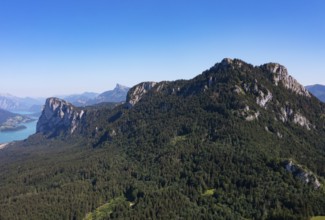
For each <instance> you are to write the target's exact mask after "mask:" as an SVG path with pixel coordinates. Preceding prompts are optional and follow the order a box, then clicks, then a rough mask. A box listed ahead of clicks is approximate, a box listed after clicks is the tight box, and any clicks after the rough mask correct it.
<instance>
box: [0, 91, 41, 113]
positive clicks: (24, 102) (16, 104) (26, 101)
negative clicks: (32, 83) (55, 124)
mask: <svg viewBox="0 0 325 220" xmlns="http://www.w3.org/2000/svg"><path fill="white" fill-rule="evenodd" d="M43 103H44V99H42V98H40V99H33V98H28V97H27V98H20V97H16V96H12V95H10V94H0V108H1V109H4V110H7V111H30V110H31V109H30V108H31V107H32V106H35V105H36V106H39V107H38V108H37V109H39V111H41V107H40V106H41V105H42V104H43ZM34 108H35V107H34Z"/></svg>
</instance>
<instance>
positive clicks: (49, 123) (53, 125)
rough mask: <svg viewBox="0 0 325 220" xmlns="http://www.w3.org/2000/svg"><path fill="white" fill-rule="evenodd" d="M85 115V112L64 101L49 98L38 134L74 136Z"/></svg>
mask: <svg viewBox="0 0 325 220" xmlns="http://www.w3.org/2000/svg"><path fill="white" fill-rule="evenodd" d="M84 113H85V112H84V110H80V109H78V108H76V107H74V106H73V105H71V104H70V103H68V102H66V101H64V100H62V99H58V98H48V99H47V100H46V103H45V106H44V109H43V112H42V115H41V116H40V118H39V120H38V122H37V127H36V133H43V134H58V133H60V132H63V133H70V134H72V133H73V132H74V131H75V130H76V128H77V127H78V126H79V124H80V120H81V118H82V117H83V115H84Z"/></svg>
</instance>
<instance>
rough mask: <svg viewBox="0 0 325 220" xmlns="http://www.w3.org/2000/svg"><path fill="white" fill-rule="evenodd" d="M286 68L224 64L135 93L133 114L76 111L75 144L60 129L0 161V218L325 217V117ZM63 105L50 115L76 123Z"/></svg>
mask: <svg viewBox="0 0 325 220" xmlns="http://www.w3.org/2000/svg"><path fill="white" fill-rule="evenodd" d="M284 68H285V67H283V66H281V65H279V64H269V65H267V64H266V66H263V65H261V66H253V65H251V64H248V63H246V62H244V61H241V60H238V59H224V60H222V61H221V62H220V63H216V64H215V65H214V66H212V67H211V68H209V69H208V70H206V71H203V72H202V73H201V74H199V75H197V76H196V77H194V78H193V79H190V80H177V81H162V82H158V83H155V82H143V83H140V84H138V85H135V86H134V87H132V88H131V89H130V90H129V92H128V95H127V99H126V102H125V103H121V104H118V105H114V106H95V107H88V108H78V112H79V111H81V110H84V111H85V113H84V114H83V116H82V118H81V120H80V121H79V122H78V126H77V127H76V129H75V130H74V132H73V133H72V134H71V128H72V127H73V126H72V125H73V124H72V123H70V120H67V121H68V122H69V123H68V126H66V127H63V126H61V125H60V124H55V123H53V125H54V126H53V127H51V128H50V131H52V132H54V131H56V130H57V129H58V130H59V131H60V132H58V134H57V135H52V136H51V135H50V136H48V134H47V133H46V132H45V133H44V132H43V131H41V130H39V132H38V133H37V134H35V135H33V136H31V137H30V138H29V139H28V140H26V141H24V142H19V143H17V144H16V145H15V146H10V147H7V148H5V149H3V150H2V151H0V165H1V166H3V167H4V169H5V170H6V172H1V171H0V176H2V178H1V179H0V183H1V184H0V186H5V187H0V198H1V199H0V207H1V210H4V211H3V212H1V213H0V217H2V218H6V217H7V218H9V217H10V216H12V215H13V213H15V214H16V215H17V216H18V217H19V216H23V214H20V213H24V212H25V211H22V210H21V209H20V207H27V210H26V212H28V213H30V215H29V217H34V218H40V219H44V218H46V217H48V216H55V217H56V218H58V217H59V218H63V219H64V218H75V219H83V218H84V217H85V216H86V214H87V213H90V212H93V211H95V210H96V211H97V209H96V208H97V207H109V208H108V209H107V210H106V212H105V210H104V211H103V213H101V215H103V216H104V217H105V218H110V219H123V218H124V219H125V218H126V219H127V218H134V219H154V218H156V219H182V218H183V219H191V218H192V219H193V218H194V219H204V218H207V219H216V218H217V219H243V218H248V219H309V218H310V217H311V216H316V215H324V213H325V209H324V207H325V199H324V198H325V191H324V184H325V168H324V166H323V162H324V159H325V146H324V143H325V117H324V115H325V105H324V103H321V102H320V101H319V100H318V99H317V98H316V97H314V96H313V95H310V93H308V92H306V91H305V90H304V88H303V87H302V86H301V85H300V84H299V83H298V82H297V81H295V80H294V79H293V78H292V77H291V76H290V75H289V74H288V72H287V71H284V70H285V69H284ZM56 101H57V102H58V103H57V104H56V105H55V106H57V107H56V108H53V107H52V108H50V109H49V110H50V114H48V115H52V116H53V115H54V116H55V117H54V119H55V121H56V120H57V119H60V120H61V119H64V118H65V117H67V116H65V115H69V114H68V112H70V113H71V117H70V116H69V117H67V118H68V119H69V118H74V117H73V116H72V115H73V113H72V112H73V111H72V108H73V109H75V107H73V106H71V105H70V104H69V103H66V102H65V101H63V100H56ZM48 102H50V99H48ZM48 106H49V107H51V106H54V105H50V103H48ZM61 110H62V111H61ZM53 112H54V113H55V114H52V113H53ZM62 112H63V113H64V114H61V113H62ZM46 114H47V113H46V111H43V114H42V115H44V116H45V115H46ZM79 115H80V114H79ZM45 121H46V120H45ZM60 123H61V122H60ZM51 129H53V130H51ZM60 129H61V130H60ZM18 153H20V155H21V156H19V159H16V158H15V157H14V156H13V155H16V156H17V155H18ZM7 155H11V157H8V156H7ZM6 156H7V157H6ZM8 164H11V165H10V166H9V165H8ZM23 165H25V166H23ZM17 167H18V168H17ZM16 168H17V169H18V171H17V169H16ZM13 179H14V180H16V181H13ZM11 189H15V190H11ZM72 189H73V190H72ZM71 190H72V191H73V192H71ZM14 198H15V200H14ZM8 199H11V203H10V204H8ZM40 200H41V201H42V202H38V201H40ZM30 201H35V202H33V203H31V202H30ZM57 201H60V202H57ZM28 202H29V203H28ZM26 203H28V204H31V205H30V206H24V204H26ZM33 210H38V211H37V212H34V211H33ZM45 213H46V214H45ZM96 213H97V212H96Z"/></svg>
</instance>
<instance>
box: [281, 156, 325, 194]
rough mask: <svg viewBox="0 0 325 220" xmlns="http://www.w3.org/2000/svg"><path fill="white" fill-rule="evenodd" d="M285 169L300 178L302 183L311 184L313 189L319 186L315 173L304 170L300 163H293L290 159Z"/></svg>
mask: <svg viewBox="0 0 325 220" xmlns="http://www.w3.org/2000/svg"><path fill="white" fill-rule="evenodd" d="M286 170H287V171H289V172H290V173H292V174H293V175H294V176H296V177H298V178H299V179H301V180H302V181H303V182H304V183H306V184H311V185H312V186H313V187H314V188H315V189H318V188H319V187H321V184H320V182H319V180H318V179H317V177H316V176H315V174H313V173H312V172H311V171H306V170H305V169H303V168H302V167H301V166H300V165H298V164H294V163H293V162H292V161H289V162H288V163H287V165H286Z"/></svg>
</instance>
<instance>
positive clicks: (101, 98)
mask: <svg viewBox="0 0 325 220" xmlns="http://www.w3.org/2000/svg"><path fill="white" fill-rule="evenodd" d="M129 89H130V88H129V87H126V86H122V85H120V84H117V85H116V87H115V88H114V89H113V90H109V91H106V92H103V93H101V94H97V93H90V92H86V93H83V94H80V95H70V96H65V97H62V98H63V99H64V100H66V101H68V102H70V103H72V104H73V105H75V106H79V107H83V106H89V105H95V104H99V103H102V102H109V103H111V102H125V99H126V95H127V92H128V90H129Z"/></svg>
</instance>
